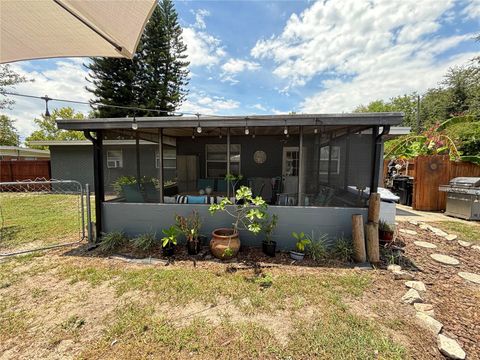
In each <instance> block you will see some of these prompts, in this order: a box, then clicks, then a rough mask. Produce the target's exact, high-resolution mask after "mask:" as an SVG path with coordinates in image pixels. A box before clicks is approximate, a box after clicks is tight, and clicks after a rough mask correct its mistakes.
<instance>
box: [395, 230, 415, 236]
mask: <svg viewBox="0 0 480 360" xmlns="http://www.w3.org/2000/svg"><path fill="white" fill-rule="evenodd" d="M398 231H400V232H401V233H402V234H407V235H417V232H416V231H413V230H408V229H400V230H398Z"/></svg>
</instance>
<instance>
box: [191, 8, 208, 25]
mask: <svg viewBox="0 0 480 360" xmlns="http://www.w3.org/2000/svg"><path fill="white" fill-rule="evenodd" d="M191 12H192V13H193V14H194V15H195V24H194V26H195V27H196V28H197V29H205V28H206V27H207V25H206V24H205V18H206V17H207V16H210V11H208V10H206V9H198V10H196V11H195V10H191Z"/></svg>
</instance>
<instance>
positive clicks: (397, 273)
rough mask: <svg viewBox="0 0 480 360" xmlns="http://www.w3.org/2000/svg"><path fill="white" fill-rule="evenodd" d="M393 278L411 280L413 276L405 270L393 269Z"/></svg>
mask: <svg viewBox="0 0 480 360" xmlns="http://www.w3.org/2000/svg"><path fill="white" fill-rule="evenodd" d="M393 278H394V279H395V280H413V279H414V276H413V275H412V274H410V273H407V272H406V271H394V272H393Z"/></svg>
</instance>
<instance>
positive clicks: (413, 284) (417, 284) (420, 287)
mask: <svg viewBox="0 0 480 360" xmlns="http://www.w3.org/2000/svg"><path fill="white" fill-rule="evenodd" d="M405 286H406V287H408V288H410V289H415V290H417V291H427V288H426V287H425V284H424V283H423V282H422V281H407V282H406V283H405Z"/></svg>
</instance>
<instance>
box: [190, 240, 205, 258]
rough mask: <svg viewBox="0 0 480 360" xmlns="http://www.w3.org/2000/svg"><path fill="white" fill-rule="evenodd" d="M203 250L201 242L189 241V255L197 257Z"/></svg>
mask: <svg viewBox="0 0 480 360" xmlns="http://www.w3.org/2000/svg"><path fill="white" fill-rule="evenodd" d="M201 248H202V244H201V243H200V240H198V241H187V251H188V255H197V254H198V253H199V252H200V249H201Z"/></svg>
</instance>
